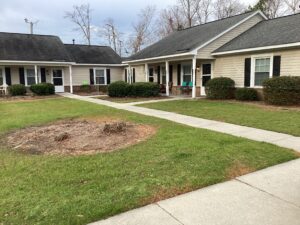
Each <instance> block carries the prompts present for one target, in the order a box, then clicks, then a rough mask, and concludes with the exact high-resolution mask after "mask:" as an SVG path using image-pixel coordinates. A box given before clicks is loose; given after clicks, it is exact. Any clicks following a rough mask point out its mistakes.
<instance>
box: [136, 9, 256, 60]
mask: <svg viewBox="0 0 300 225" xmlns="http://www.w3.org/2000/svg"><path fill="white" fill-rule="evenodd" d="M257 13H258V12H248V13H244V14H241V15H237V16H233V17H229V18H225V19H222V20H217V21H212V22H209V23H206V24H202V25H198V26H194V27H191V28H187V29H184V30H180V31H176V32H174V33H173V34H171V35H169V36H168V37H166V38H164V39H162V40H161V41H158V42H157V43H155V44H153V45H151V46H149V47H147V48H145V49H143V50H141V51H140V52H138V53H137V54H135V55H133V56H131V57H130V60H141V59H148V58H155V57H161V56H168V55H176V54H181V53H188V52H191V51H193V50H194V49H197V48H199V47H201V46H204V45H205V44H207V43H209V42H210V41H211V40H213V39H215V38H218V37H219V36H220V35H222V34H223V33H224V32H226V31H227V30H228V29H230V28H232V27H234V26H235V25H236V24H238V23H240V22H241V21H243V20H245V19H247V18H249V17H250V16H252V15H255V14H257Z"/></svg>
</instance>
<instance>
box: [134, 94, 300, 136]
mask: <svg viewBox="0 0 300 225" xmlns="http://www.w3.org/2000/svg"><path fill="white" fill-rule="evenodd" d="M139 106H143V107H147V108H152V109H160V110H164V111H169V112H176V113H180V114H185V115H189V116H195V117H200V118H204V119H211V120H217V121H223V122H228V123H233V124H238V125H244V126H249V127H255V128H260V129H264V130H271V131H277V132H281V133H286V134H291V135H294V136H300V108H298V109H296V108H285V107H270V106H263V105H255V104H246V103H240V102H230V101H209V100H204V99H203V100H179V101H170V102H161V103H147V104H143V105H139Z"/></svg>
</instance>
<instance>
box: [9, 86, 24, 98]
mask: <svg viewBox="0 0 300 225" xmlns="http://www.w3.org/2000/svg"><path fill="white" fill-rule="evenodd" d="M9 93H10V94H11V95H12V96H18V95H25V94H26V87H25V86H24V85H23V84H13V85H11V86H10V87H9Z"/></svg>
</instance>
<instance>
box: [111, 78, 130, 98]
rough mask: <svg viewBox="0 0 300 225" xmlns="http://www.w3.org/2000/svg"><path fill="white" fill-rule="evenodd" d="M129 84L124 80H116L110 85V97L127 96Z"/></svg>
mask: <svg viewBox="0 0 300 225" xmlns="http://www.w3.org/2000/svg"><path fill="white" fill-rule="evenodd" d="M128 86H129V84H127V83H126V82H124V81H116V82H113V83H111V84H110V85H109V86H108V96H110V97H126V96H127V93H128Z"/></svg>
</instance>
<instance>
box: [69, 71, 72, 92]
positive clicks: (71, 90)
mask: <svg viewBox="0 0 300 225" xmlns="http://www.w3.org/2000/svg"><path fill="white" fill-rule="evenodd" d="M69 73H70V93H71V94H73V71H72V66H69Z"/></svg>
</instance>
